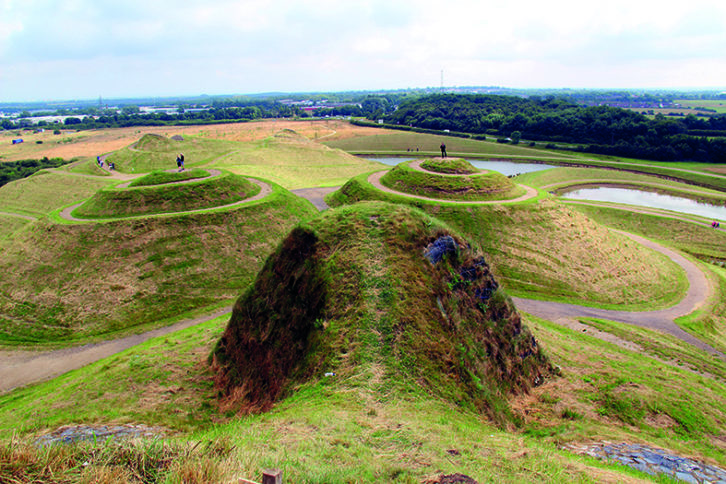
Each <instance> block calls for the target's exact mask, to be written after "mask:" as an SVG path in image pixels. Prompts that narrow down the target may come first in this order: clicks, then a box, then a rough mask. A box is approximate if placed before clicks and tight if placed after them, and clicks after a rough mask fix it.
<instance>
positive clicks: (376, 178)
mask: <svg viewBox="0 0 726 484" xmlns="http://www.w3.org/2000/svg"><path fill="white" fill-rule="evenodd" d="M386 173H388V170H384V171H377V172H375V173H373V174H371V175H370V176H369V177H368V183H370V184H371V185H373V186H374V187H376V188H377V189H379V190H381V191H382V192H386V193H390V194H392V195H400V196H403V197H408V198H416V199H418V200H427V201H429V202H442V203H455V204H459V205H494V204H501V203H516V202H523V201H525V200H529V199H530V198H534V197H536V196H537V190H535V189H534V188H532V187H528V186H526V185H519V186H520V187H522V188H524V189H525V190H526V193H525V194H524V195H522V196H519V197H517V198H510V199H507V200H472V201H467V200H444V199H440V198H429V197H422V196H419V195H413V194H410V193H405V192H399V191H396V190H393V189H391V188H388V187H387V186H384V185H383V184H382V183H381V178H383V175H385V174H386Z"/></svg>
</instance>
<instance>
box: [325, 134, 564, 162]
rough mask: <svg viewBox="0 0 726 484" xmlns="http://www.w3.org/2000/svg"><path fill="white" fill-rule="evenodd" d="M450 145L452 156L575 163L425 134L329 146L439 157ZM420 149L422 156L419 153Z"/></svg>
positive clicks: (545, 154)
mask: <svg viewBox="0 0 726 484" xmlns="http://www.w3.org/2000/svg"><path fill="white" fill-rule="evenodd" d="M441 143H445V144H446V152H447V154H448V155H449V156H504V157H516V158H524V159H527V158H529V159H563V160H567V159H572V158H575V156H574V155H571V154H565V153H558V152H553V151H546V150H541V149H536V148H528V147H525V146H522V145H519V146H516V145H511V144H504V143H493V142H491V141H478V140H472V139H465V138H454V137H448V136H437V135H431V134H421V133H393V134H380V135H373V136H363V137H357V138H348V139H344V140H339V141H330V142H326V143H325V144H326V145H327V146H330V147H331V148H338V149H341V150H345V151H348V152H351V153H355V154H366V153H381V154H383V153H388V152H398V153H408V154H412V153H410V151H413V152H415V153H416V154H417V155H421V156H431V155H439V154H440V150H439V146H440V145H441ZM417 148H418V152H417Z"/></svg>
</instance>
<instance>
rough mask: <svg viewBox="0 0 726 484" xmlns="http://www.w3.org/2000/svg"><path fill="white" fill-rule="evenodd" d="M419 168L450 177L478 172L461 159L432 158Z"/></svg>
mask: <svg viewBox="0 0 726 484" xmlns="http://www.w3.org/2000/svg"><path fill="white" fill-rule="evenodd" d="M421 168H423V169H424V170H428V171H433V172H436V173H446V174H451V175H471V174H474V173H478V172H479V170H478V169H477V168H475V167H474V165H472V164H471V163H469V162H468V161H466V160H463V159H461V158H432V159H428V160H425V161H424V162H422V163H421Z"/></svg>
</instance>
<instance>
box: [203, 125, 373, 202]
mask: <svg viewBox="0 0 726 484" xmlns="http://www.w3.org/2000/svg"><path fill="white" fill-rule="evenodd" d="M215 166H219V167H223V168H225V169H227V170H229V171H231V172H233V173H239V174H247V175H251V176H258V177H261V178H264V179H267V180H271V181H273V182H275V183H278V184H279V185H281V186H283V187H285V188H287V189H290V190H292V189H296V188H309V187H318V186H321V187H322V186H338V185H342V184H343V183H345V182H346V181H347V180H348V179H349V178H351V177H353V176H356V175H358V174H360V173H365V172H369V171H371V170H374V169H376V168H378V167H380V166H381V165H380V164H378V163H375V162H370V161H366V160H362V159H360V158H356V157H354V156H351V155H348V154H347V153H344V152H342V151H340V150H333V149H330V148H328V147H326V146H323V145H321V144H318V143H314V142H312V141H309V140H307V139H306V138H304V137H302V136H300V135H298V134H297V133H295V132H291V131H284V132H281V133H278V134H277V135H275V136H271V137H268V138H265V139H263V140H258V141H255V142H251V143H245V144H239V145H237V149H236V150H235V151H234V152H233V153H231V154H230V155H229V156H227V157H225V158H224V159H222V160H218V161H217V162H215Z"/></svg>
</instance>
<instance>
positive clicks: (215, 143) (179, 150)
mask: <svg viewBox="0 0 726 484" xmlns="http://www.w3.org/2000/svg"><path fill="white" fill-rule="evenodd" d="M236 148H237V144H236V143H232V142H230V141H223V140H211V139H205V138H199V137H191V136H187V137H186V138H184V139H183V140H181V141H177V140H174V139H172V138H167V137H165V136H159V135H151V134H147V135H144V137H143V138H141V139H140V140H139V141H138V142H137V143H134V144H132V145H131V146H129V147H127V148H124V149H122V150H119V151H117V152H115V153H113V154H112V155H110V156H108V157H107V161H108V162H113V163H115V164H116V170H118V171H120V172H122V173H145V172H149V171H152V170H168V169H172V168H174V169H175V168H176V167H177V166H176V157H177V155H179V154H184V166H185V167H190V168H191V167H195V166H196V167H199V166H202V165H205V164H207V163H209V162H211V161H214V160H216V159H218V158H221V157H224V156H225V155H227V154H229V153H231V152H233V151H234V150H235V149H236Z"/></svg>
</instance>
